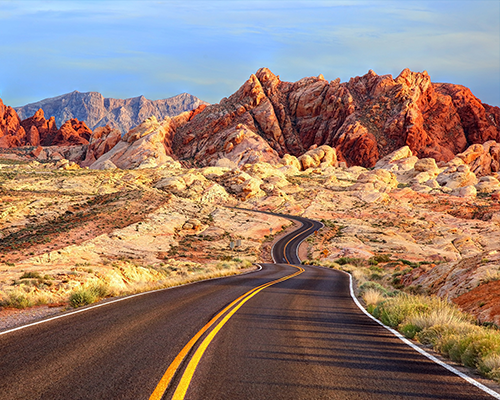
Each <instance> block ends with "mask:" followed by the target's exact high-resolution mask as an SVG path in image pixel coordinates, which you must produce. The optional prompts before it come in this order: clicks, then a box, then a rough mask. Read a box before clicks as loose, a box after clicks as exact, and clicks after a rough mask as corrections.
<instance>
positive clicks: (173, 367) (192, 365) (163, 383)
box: [149, 243, 304, 400]
mask: <svg viewBox="0 0 500 400" xmlns="http://www.w3.org/2000/svg"><path fill="white" fill-rule="evenodd" d="M287 244H288V243H287ZM294 267H295V268H297V269H298V271H297V272H295V273H294V274H291V275H287V276H284V277H283V278H280V279H276V280H274V281H272V282H268V283H264V284H263V285H260V286H257V287H256V288H253V289H252V290H250V291H248V292H246V293H245V294H244V295H242V296H240V297H238V298H237V299H236V300H234V301H233V302H232V303H231V304H229V305H228V306H227V307H226V308H224V309H223V310H222V311H221V312H220V313H218V314H217V315H216V316H215V317H213V318H212V319H211V320H210V321H209V322H208V323H207V324H206V325H205V326H204V327H203V328H201V329H200V331H199V332H198V333H197V334H196V335H194V336H193V338H192V339H191V340H190V341H189V342H188V343H187V344H186V345H185V346H184V348H183V349H182V350H181V352H180V353H179V354H178V355H177V357H175V359H174V361H173V362H172V364H170V366H169V367H168V369H167V371H166V372H165V374H164V375H163V377H162V378H161V380H160V382H159V383H158V385H157V386H156V389H155V391H154V392H153V394H152V395H151V397H150V398H149V400H160V399H161V398H162V396H163V394H164V393H165V391H166V390H167V388H168V385H169V384H170V382H171V381H172V379H173V377H174V375H175V373H176V371H177V369H178V368H179V366H180V364H181V363H182V361H183V360H184V358H185V357H186V356H187V354H188V353H189V352H190V351H191V349H192V348H193V347H194V345H195V344H196V342H197V341H198V339H200V337H201V336H202V335H203V334H204V333H205V332H207V331H208V329H209V328H210V327H211V326H212V325H214V324H215V323H216V322H217V321H218V320H219V318H220V317H221V316H223V315H224V314H226V312H227V314H226V315H225V316H224V318H223V319H222V320H221V321H220V322H219V323H218V324H217V325H216V326H215V328H213V329H212V331H210V333H209V334H208V335H207V336H206V337H205V339H204V340H203V341H202V343H201V344H200V346H199V347H198V348H197V349H196V352H195V353H194V355H193V356H192V357H191V360H190V361H189V363H188V365H187V367H186V369H185V371H184V373H183V374H182V377H181V380H180V382H179V384H178V385H177V388H176V390H175V392H174V395H173V397H172V399H174V400H182V399H184V397H185V395H186V392H187V390H188V387H189V384H190V383H191V379H192V378H193V374H194V371H195V370H196V367H197V366H198V363H199V362H200V360H201V357H202V356H203V354H204V353H205V350H206V349H207V347H208V345H209V344H210V342H211V341H212V340H213V338H214V337H215V335H217V333H218V332H219V331H220V330H221V328H222V327H223V326H224V325H225V324H226V322H227V321H228V320H229V319H230V318H231V317H232V316H233V315H234V313H235V312H236V311H238V310H239V309H240V308H241V307H242V306H243V304H245V303H246V302H247V301H248V300H250V299H251V298H252V297H253V296H255V295H256V294H257V293H259V292H260V291H261V290H264V289H265V288H267V287H269V286H272V285H275V284H276V283H279V282H283V281H286V280H287V279H290V278H293V277H294V276H297V275H300V274H301V273H302V272H304V269H303V268H301V267H297V266H294ZM229 310H230V311H229ZM228 311H229V312H228Z"/></svg>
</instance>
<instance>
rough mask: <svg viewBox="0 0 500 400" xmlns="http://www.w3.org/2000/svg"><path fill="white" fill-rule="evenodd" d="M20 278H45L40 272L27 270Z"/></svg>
mask: <svg viewBox="0 0 500 400" xmlns="http://www.w3.org/2000/svg"><path fill="white" fill-rule="evenodd" d="M19 279H43V278H42V275H40V273H39V272H36V271H34V272H25V273H24V274H22V275H21V278H19Z"/></svg>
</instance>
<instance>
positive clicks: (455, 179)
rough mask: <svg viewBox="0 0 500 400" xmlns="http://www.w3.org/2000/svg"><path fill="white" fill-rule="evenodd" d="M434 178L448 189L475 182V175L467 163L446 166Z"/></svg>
mask: <svg viewBox="0 0 500 400" xmlns="http://www.w3.org/2000/svg"><path fill="white" fill-rule="evenodd" d="M436 180H437V182H438V183H439V184H440V185H441V186H445V187H447V188H450V189H457V188H461V187H465V186H469V185H475V184H476V183H477V177H476V175H475V174H474V173H473V172H472V171H471V170H470V168H469V167H468V165H459V166H458V167H455V166H452V167H448V168H447V169H445V170H444V171H443V172H441V173H440V174H439V175H438V176H437V178H436Z"/></svg>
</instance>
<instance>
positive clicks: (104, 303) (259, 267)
mask: <svg viewBox="0 0 500 400" xmlns="http://www.w3.org/2000/svg"><path fill="white" fill-rule="evenodd" d="M254 265H257V266H258V268H257V269H256V270H255V271H246V272H242V273H241V274H235V275H229V276H218V277H215V278H209V279H202V280H199V281H195V282H188V283H184V284H182V285H177V286H171V287H168V288H163V289H156V290H150V291H147V292H142V293H136V294H132V295H128V296H125V297H120V298H119V299H115V300H110V301H106V302H103V303H98V304H95V305H92V306H89V307H85V308H80V309H79V310H75V311H71V312H68V313H64V314H60V315H56V316H55V317H51V318H47V319H42V320H40V321H36V322H32V323H31V324H27V325H21V326H18V327H16V328H12V329H8V330H6V331H3V332H0V336H2V335H5V334H7V333H11V332H15V331H19V330H21V329H24V328H28V327H30V326H35V325H40V324H43V323H45V322H49V321H54V320H56V319H59V318H64V317H68V316H70V315H75V314H79V313H82V312H85V311H88V310H92V309H94V308H98V307H103V306H106V305H108V304H113V303H118V302H119V301H123V300H128V299H131V298H133V297H137V296H143V295H146V294H150V293H155V292H161V291H164V290H171V289H175V288H179V287H182V286H188V285H194V284H196V283H201V282H207V281H213V280H215V279H224V278H231V277H233V276H241V275H246V274H251V273H253V272H257V271H260V270H262V266H261V265H260V264H254Z"/></svg>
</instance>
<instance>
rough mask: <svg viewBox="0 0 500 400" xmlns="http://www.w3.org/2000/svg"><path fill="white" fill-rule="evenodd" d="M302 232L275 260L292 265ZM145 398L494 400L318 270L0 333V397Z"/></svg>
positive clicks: (206, 286)
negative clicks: (421, 351)
mask: <svg viewBox="0 0 500 400" xmlns="http://www.w3.org/2000/svg"><path fill="white" fill-rule="evenodd" d="M302 222H304V221H302ZM316 227H317V225H314V224H313V228H311V225H310V224H308V223H307V222H305V223H304V225H303V226H302V227H301V230H302V231H306V230H308V229H309V232H310V231H312V230H313V229H315V228H316ZM309 232H308V233H309ZM298 233H300V232H298V231H296V232H294V233H292V234H289V235H287V236H286V237H285V238H283V239H282V240H281V241H280V242H281V243H280V244H277V245H276V246H274V249H273V251H274V252H275V254H274V257H275V259H276V260H280V258H279V257H285V256H286V257H287V258H288V260H289V261H291V262H292V263H293V262H295V261H297V260H295V259H293V257H294V256H296V251H295V245H296V242H297V241H300V240H302V238H301V237H297V238H294V237H295V236H297V234H298ZM277 253H280V254H277ZM221 312H222V314H221V315H218V313H221ZM197 334H199V338H198V339H197V340H193V346H192V347H190V346H189V342H190V340H191V339H192V338H193V337H195V339H196V335H197ZM186 345H187V349H186ZM183 349H185V351H186V353H187V354H186V357H185V358H183V357H182V356H179V354H182V351H183ZM176 362H179V365H178V367H177V366H176ZM172 366H173V367H172ZM169 371H170V372H172V371H174V373H172V374H170V372H169ZM165 386H168V387H165ZM165 389H166V391H165V393H164V390H165ZM149 398H151V399H156V398H165V399H170V398H176V399H180V398H186V399H204V400H206V399H273V400H279V399H402V398H404V399H419V400H421V399H453V400H466V399H476V400H477V399H491V398H492V397H491V396H489V395H487V394H485V393H484V392H482V391H481V390H479V389H477V388H476V387H474V386H472V385H470V384H468V383H467V382H465V381H464V380H462V379H461V378H459V377H457V376H455V375H453V374H451V373H450V372H448V371H447V370H445V369H444V368H442V367H440V366H439V365H437V364H434V363H433V362H431V361H430V360H428V359H427V358H425V357H423V356H421V355H420V354H419V353H417V352H415V351H414V350H413V349H411V348H410V347H408V346H406V345H405V344H403V343H402V342H401V341H400V340H399V339H397V338H395V337H394V336H393V335H392V334H391V333H390V332H388V331H387V330H386V329H384V328H383V327H381V326H380V325H378V324H377V323H376V322H374V321H372V320H371V319H369V318H368V317H367V316H365V315H364V314H363V313H362V312H361V311H360V310H359V308H358V307H357V306H356V305H355V304H354V302H353V301H352V299H351V297H350V294H349V280H348V276H347V275H346V274H344V273H341V272H339V271H334V270H328V269H325V268H320V267H314V266H304V267H303V268H301V267H298V266H292V265H288V264H264V265H263V266H262V270H260V271H257V272H254V273H250V274H246V275H241V276H234V277H229V278H224V279H217V280H211V281H205V282H199V283H196V284H192V285H187V286H183V287H179V288H173V289H169V290H162V291H156V292H153V293H149V294H144V295H141V296H136V297H130V298H127V299H124V300H121V301H118V302H114V303H109V304H107V305H104V306H101V307H97V308H90V309H88V310H86V311H84V312H80V313H76V314H72V315H69V316H66V317H64V318H59V319H55V320H52V321H48V322H45V323H42V324H39V325H35V326H31V327H26V328H24V329H21V330H17V331H13V332H8V333H6V334H0V399H9V400H13V399H149Z"/></svg>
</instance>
